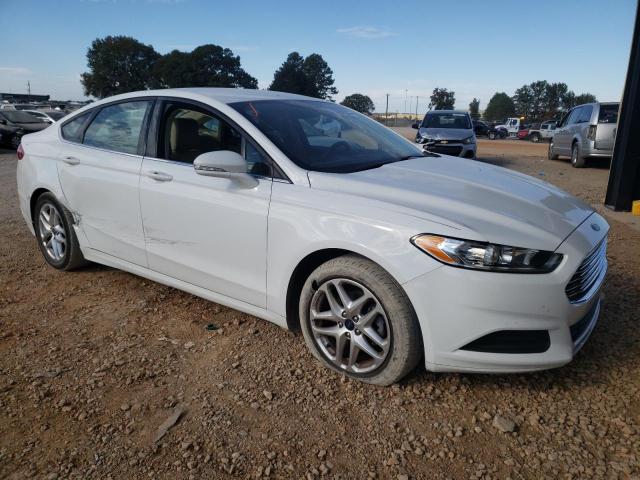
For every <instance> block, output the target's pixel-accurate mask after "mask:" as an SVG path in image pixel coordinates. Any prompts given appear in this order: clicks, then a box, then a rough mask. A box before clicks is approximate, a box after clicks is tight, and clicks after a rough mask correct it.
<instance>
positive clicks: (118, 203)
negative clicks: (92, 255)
mask: <svg viewBox="0 0 640 480" xmlns="http://www.w3.org/2000/svg"><path fill="white" fill-rule="evenodd" d="M152 104H153V99H149V98H144V99H133V100H127V101H123V102H118V103H114V104H109V105H106V106H103V107H99V108H96V109H95V110H92V111H90V113H87V114H84V115H81V116H79V117H75V118H74V119H72V120H71V121H68V122H65V123H64V124H63V125H62V128H61V135H62V137H63V141H62V142H61V145H62V148H61V151H60V158H59V161H58V176H59V178H60V184H61V186H62V191H63V193H64V196H65V197H66V199H67V202H68V205H69V206H70V207H71V209H72V210H73V212H74V213H75V214H76V216H77V217H78V218H79V222H78V225H79V228H80V229H81V230H82V231H83V232H84V234H85V236H86V238H87V240H88V242H89V246H90V247H91V248H92V249H94V250H98V251H100V252H102V253H106V254H108V255H112V256H114V257H117V258H119V259H122V260H126V261H128V262H131V263H135V264H136V265H141V266H146V265H147V258H146V251H145V243H144V235H143V233H142V222H141V216H140V198H139V192H138V182H139V176H140V168H141V166H142V153H143V152H144V144H145V139H146V124H147V122H148V118H149V115H150V112H151V106H152Z"/></svg>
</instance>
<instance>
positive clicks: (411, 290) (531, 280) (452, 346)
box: [403, 213, 609, 373]
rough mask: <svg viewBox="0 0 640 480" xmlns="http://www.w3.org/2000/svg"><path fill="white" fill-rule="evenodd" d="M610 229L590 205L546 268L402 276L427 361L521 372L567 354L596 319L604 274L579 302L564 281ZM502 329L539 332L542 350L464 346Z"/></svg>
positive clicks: (444, 366) (440, 366)
mask: <svg viewBox="0 0 640 480" xmlns="http://www.w3.org/2000/svg"><path fill="white" fill-rule="evenodd" d="M591 224H596V225H597V226H598V228H599V231H596V230H595V229H594V228H592V227H591ZM608 229H609V226H608V224H607V223H606V221H605V220H604V219H603V218H602V217H601V216H600V215H598V214H597V213H593V214H592V215H591V216H590V217H589V218H588V219H587V220H586V221H585V222H583V223H582V224H581V225H580V226H579V227H578V228H577V229H576V230H575V231H574V232H573V233H572V234H571V235H570V236H569V237H568V238H567V239H566V240H565V241H564V242H563V243H562V244H561V245H560V247H558V249H557V250H556V251H557V252H559V253H562V254H563V255H564V258H563V260H562V263H561V264H560V266H559V267H558V268H557V269H556V270H555V271H553V272H552V273H548V274H528V275H527V274H507V273H494V272H482V271H473V270H466V269H460V268H454V267H450V266H445V265H443V266H441V267H439V268H437V269H435V270H433V271H431V272H429V273H427V274H424V275H422V276H420V277H418V278H415V279H413V280H411V281H409V282H407V283H405V284H404V285H403V287H404V289H405V291H406V292H407V295H408V296H409V298H410V300H411V302H412V304H413V306H414V309H415V311H416V314H417V316H418V319H419V321H420V326H421V329H422V336H423V343H424V348H425V352H424V353H425V364H426V367H427V369H428V370H431V371H468V372H492V373H499V372H524V371H535V370H543V369H548V368H554V367H559V366H562V365H565V364H566V363H568V362H570V361H571V360H572V358H573V356H574V355H575V353H576V352H577V351H578V350H579V349H580V348H581V347H582V346H583V345H584V344H585V342H586V341H587V339H588V337H589V335H590V334H591V332H592V331H593V329H594V327H595V325H596V322H597V320H598V316H599V313H600V290H601V287H602V281H600V283H599V284H598V285H597V287H596V288H594V289H593V290H592V291H591V292H590V296H589V298H587V299H584V301H582V302H580V303H571V302H570V301H569V299H568V297H567V294H566V292H565V288H566V286H567V284H568V283H569V281H570V280H571V278H572V276H573V275H574V273H575V272H576V270H577V269H578V267H579V266H580V264H581V262H582V261H583V259H584V258H585V256H586V255H587V253H588V252H590V251H591V250H592V249H593V248H594V247H595V246H597V245H598V244H599V243H600V242H601V241H602V240H603V238H604V237H605V236H606V234H607V232H608ZM605 268H606V266H605ZM501 332H509V333H510V334H512V333H515V334H516V335H518V334H522V333H524V334H525V335H528V334H529V333H531V332H540V333H542V332H545V333H544V335H545V337H546V335H547V334H548V337H546V338H548V343H547V344H546V345H545V347H546V350H544V351H542V350H541V351H536V353H497V351H476V350H469V349H468V346H469V345H470V344H474V342H476V341H478V340H479V339H483V338H487V336H491V334H496V333H498V334H499V333H501ZM505 338H506V337H505Z"/></svg>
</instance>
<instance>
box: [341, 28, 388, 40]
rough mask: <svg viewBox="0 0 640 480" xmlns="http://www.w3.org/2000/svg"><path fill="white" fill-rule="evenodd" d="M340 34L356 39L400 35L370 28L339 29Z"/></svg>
mask: <svg viewBox="0 0 640 480" xmlns="http://www.w3.org/2000/svg"><path fill="white" fill-rule="evenodd" d="M338 33H343V34H345V35H349V36H352V37H356V38H366V39H376V38H386V37H395V36H396V35H398V34H397V33H394V32H390V31H389V30H384V29H381V28H377V27H370V26H356V27H349V28H339V29H338Z"/></svg>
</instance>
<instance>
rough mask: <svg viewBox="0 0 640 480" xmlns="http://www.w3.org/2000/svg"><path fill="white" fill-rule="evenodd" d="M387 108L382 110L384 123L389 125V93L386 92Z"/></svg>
mask: <svg viewBox="0 0 640 480" xmlns="http://www.w3.org/2000/svg"><path fill="white" fill-rule="evenodd" d="M386 95H387V108H386V109H385V111H384V124H385V125H386V126H389V94H388V93H387V94H386Z"/></svg>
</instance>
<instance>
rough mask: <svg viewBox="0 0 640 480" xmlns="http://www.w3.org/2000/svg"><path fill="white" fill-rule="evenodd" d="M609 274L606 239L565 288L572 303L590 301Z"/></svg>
mask: <svg viewBox="0 0 640 480" xmlns="http://www.w3.org/2000/svg"><path fill="white" fill-rule="evenodd" d="M606 272H607V239H606V237H605V238H604V239H603V240H602V242H600V244H598V246H597V247H596V248H594V249H593V250H591V252H589V254H588V255H587V256H586V257H585V259H584V260H583V261H582V263H581V264H580V266H579V267H578V270H576V273H574V274H573V277H571V280H570V281H569V283H568V284H567V287H566V288H565V292H566V293H567V298H569V301H570V302H571V303H583V302H586V301H587V300H589V299H590V298H591V297H592V296H593V294H594V293H595V291H596V290H597V289H598V288H599V287H600V284H601V283H602V280H603V279H604V275H605V273H606Z"/></svg>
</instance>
